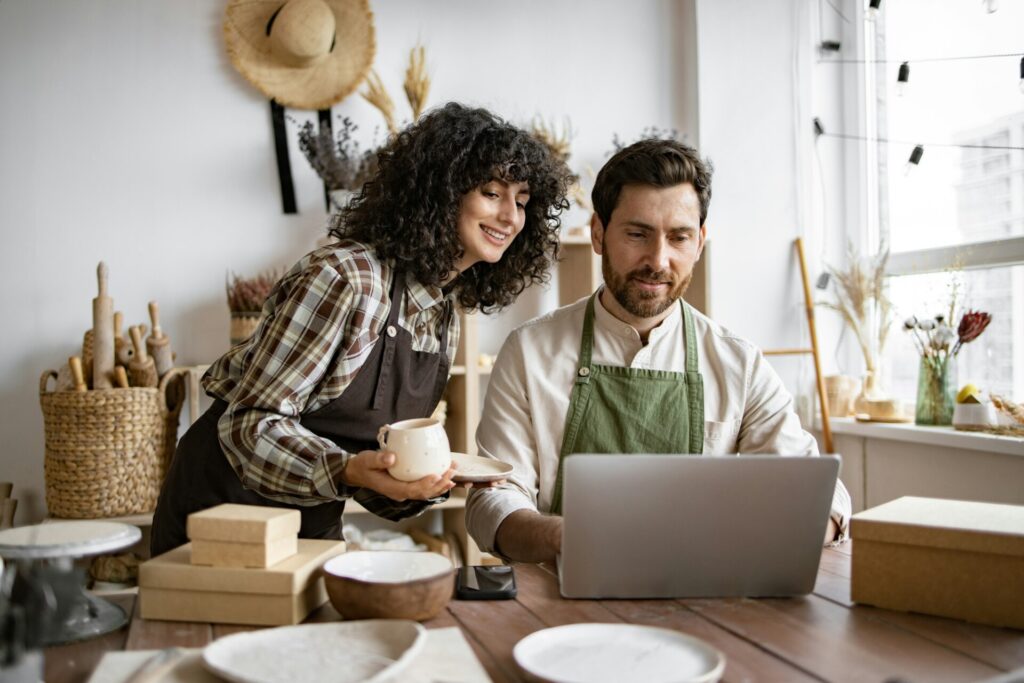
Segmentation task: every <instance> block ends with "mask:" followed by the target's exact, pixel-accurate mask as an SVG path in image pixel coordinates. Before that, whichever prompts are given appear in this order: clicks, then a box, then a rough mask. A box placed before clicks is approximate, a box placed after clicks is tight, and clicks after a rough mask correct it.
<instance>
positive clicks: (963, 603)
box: [850, 496, 1024, 629]
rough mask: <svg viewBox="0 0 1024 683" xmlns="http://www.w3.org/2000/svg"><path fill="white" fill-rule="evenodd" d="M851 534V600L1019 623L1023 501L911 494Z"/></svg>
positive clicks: (1023, 605) (1023, 606)
mask: <svg viewBox="0 0 1024 683" xmlns="http://www.w3.org/2000/svg"><path fill="white" fill-rule="evenodd" d="M850 535H851V537H852V538H853V539H854V543H853V574H852V578H851V582H850V597H851V598H852V599H853V600H854V601H855V602H860V603H865V604H869V605H875V606H876V607H884V608H887V609H894V610H900V611H904V612H922V613H925V614H934V615H938V616H943V617H954V618H958V619H964V620H966V621H972V622H975V623H979V624H988V625H990V626H1010V627H1013V628H1020V629H1024V506H1018V505H1000V504H996V503H974V502H968V501H959V500H941V499H934V498H915V497H909V496H908V497H904V498H900V499H898V500H894V501H892V502H889V503H886V504H884V505H880V506H878V507H875V508H871V509H870V510H865V511H864V512H860V513H858V514H856V515H854V516H853V518H852V520H851V522H850Z"/></svg>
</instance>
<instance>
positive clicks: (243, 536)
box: [187, 503, 302, 543]
mask: <svg viewBox="0 0 1024 683" xmlns="http://www.w3.org/2000/svg"><path fill="white" fill-rule="evenodd" d="M187 524H188V527H187V533H188V537H189V540H192V541H194V540H196V539H202V540H204V541H231V542H234V543H268V542H270V541H273V540H276V539H278V538H283V537H285V536H297V535H298V533H299V526H300V525H301V524H302V517H301V515H300V514H299V511H298V510H288V509H284V508H275V507H264V506H260V505H238V504H236V503H224V504H222V505H217V506H214V507H212V508H208V509H206V510H202V511H200V512H193V513H192V514H191V515H189V516H188V523H187Z"/></svg>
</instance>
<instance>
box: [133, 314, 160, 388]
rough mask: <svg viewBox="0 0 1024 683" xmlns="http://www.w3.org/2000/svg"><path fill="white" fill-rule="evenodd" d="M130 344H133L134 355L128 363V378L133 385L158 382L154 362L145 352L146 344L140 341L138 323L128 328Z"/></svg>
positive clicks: (140, 385)
mask: <svg viewBox="0 0 1024 683" xmlns="http://www.w3.org/2000/svg"><path fill="white" fill-rule="evenodd" d="M128 334H129V335H131V338H132V344H134V345H135V357H134V358H132V360H131V362H130V363H129V364H128V379H130V380H131V383H132V386H133V387H155V386H157V384H159V383H160V378H159V377H157V374H156V364H155V363H153V359H152V358H150V357H149V354H148V353H146V345H145V344H144V343H143V342H142V331H141V330H140V329H139V326H138V325H132V326H131V327H129V328H128Z"/></svg>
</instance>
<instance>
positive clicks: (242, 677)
mask: <svg viewBox="0 0 1024 683" xmlns="http://www.w3.org/2000/svg"><path fill="white" fill-rule="evenodd" d="M425 635H426V630H425V629H424V628H423V627H422V626H420V625H419V624H417V623H416V622H415V621H405V620H402V619H369V620H366V621H343V622H337V623H331V624H304V625H301V626H282V627H280V628H271V629H265V630H262V631H251V632H248V633H236V634H234V635H231V636H225V637H224V638H221V639H219V640H216V641H214V642H212V643H210V644H209V645H208V646H207V647H206V649H205V650H204V651H203V664H204V665H205V666H206V668H207V669H209V670H210V671H212V672H213V673H215V674H217V675H218V676H221V677H222V678H226V679H227V680H229V681H235V682H236V683H297V682H298V681H302V682H303V683H320V682H323V683H327V682H328V681H331V683H356V681H361V682H363V683H370V682H371V681H379V680H382V679H384V678H386V677H388V676H391V675H393V674H395V673H396V672H397V671H399V670H400V669H402V668H404V667H405V666H407V665H408V664H409V662H410V661H411V660H412V659H413V658H414V657H415V656H416V654H417V653H418V652H419V650H420V649H421V648H422V647H423V640H424V636H425Z"/></svg>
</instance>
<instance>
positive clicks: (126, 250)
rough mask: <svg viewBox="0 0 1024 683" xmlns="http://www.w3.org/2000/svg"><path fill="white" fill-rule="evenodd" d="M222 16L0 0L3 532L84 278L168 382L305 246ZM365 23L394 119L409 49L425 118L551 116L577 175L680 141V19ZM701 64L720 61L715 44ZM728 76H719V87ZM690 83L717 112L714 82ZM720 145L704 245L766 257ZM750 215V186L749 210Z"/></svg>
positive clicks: (303, 219)
mask: <svg viewBox="0 0 1024 683" xmlns="http://www.w3.org/2000/svg"><path fill="white" fill-rule="evenodd" d="M707 4H708V5H709V6H710V5H711V4H712V3H707ZM223 5H224V3H223V2H220V1H216V0H175V1H174V2H135V1H133V0H90V1H89V2H80V1H77V0H48V1H47V2H32V1H31V0H5V1H4V2H0V93H2V98H3V106H2V107H0V230H2V231H3V249H2V251H0V290H2V291H3V292H5V295H4V296H3V298H2V300H3V304H2V309H0V311H2V318H3V319H4V320H6V321H7V325H6V326H5V330H4V334H2V335H0V367H2V368H4V373H3V375H2V376H0V416H2V418H0V419H2V423H0V442H2V444H3V445H2V446H0V480H13V481H14V482H15V485H16V489H15V495H16V496H17V497H18V498H19V499H20V504H19V505H20V507H19V512H18V518H17V521H18V523H25V522H28V521H33V520H37V519H39V518H40V517H42V516H43V515H44V514H45V504H44V500H43V425H42V418H41V414H40V410H39V404H38V396H37V382H38V378H39V375H40V373H41V372H42V371H43V370H44V369H46V368H56V367H58V366H59V365H60V364H62V363H63V362H65V361H66V359H67V357H68V356H69V355H71V354H73V353H77V352H78V350H79V345H80V343H81V338H82V332H83V331H84V330H85V329H86V328H88V327H89V326H90V325H91V305H90V301H91V298H92V297H93V296H94V295H95V291H96V279H95V270H96V264H97V262H98V261H100V260H104V261H106V262H107V264H108V265H109V267H110V271H111V280H110V286H111V294H112V296H113V297H114V300H115V305H116V308H117V309H118V310H123V311H124V312H125V315H126V319H127V321H128V322H129V323H135V322H142V321H143V320H144V319H145V315H146V309H145V306H146V302H147V301H149V300H150V299H156V300H158V301H159V302H160V304H161V307H162V310H163V326H164V328H165V329H166V330H167V331H168V332H169V333H170V335H171V336H172V339H173V341H174V344H175V347H176V348H177V351H178V362H179V363H180V364H195V363H201V362H208V361H210V360H212V359H213V358H215V357H216V356H217V355H218V354H219V353H221V352H222V351H224V350H225V348H226V345H227V337H228V316H227V309H226V305H225V302H224V293H223V285H224V279H225V275H226V272H227V271H228V270H232V271H235V272H239V273H244V274H253V273H255V272H257V271H260V270H262V269H265V268H270V267H280V266H286V265H288V264H290V263H291V262H292V261H294V260H295V259H296V258H298V257H299V256H300V255H301V254H302V253H304V252H305V251H307V250H308V249H309V248H310V247H311V246H312V245H313V243H314V242H315V240H316V239H317V238H318V237H319V236H320V235H321V232H322V226H323V224H324V220H325V213H324V209H323V204H322V200H321V186H320V184H319V182H318V180H317V178H316V176H315V175H314V174H313V172H312V171H311V170H309V169H308V168H307V167H306V164H305V161H304V160H303V159H302V158H301V157H300V156H298V153H297V152H296V150H295V149H294V148H293V149H292V159H293V163H292V168H293V172H294V174H295V181H296V186H297V188H296V189H297V194H298V201H299V207H300V213H299V214H298V215H295V216H285V215H283V214H282V213H281V208H280V206H281V205H280V197H279V193H278V186H277V179H276V171H275V164H274V157H273V147H272V143H273V140H272V133H271V128H270V123H269V115H268V105H267V102H266V100H265V99H263V98H262V97H261V96H260V95H259V94H258V93H257V92H256V91H255V90H253V89H252V88H251V87H250V86H249V85H248V84H247V83H246V82H245V81H244V80H243V79H242V78H241V77H240V76H239V75H238V74H237V73H236V72H235V71H234V69H233V68H232V67H231V65H230V64H229V63H228V61H227V59H226V57H225V54H224V51H223V48H222V41H221V28H220V25H221V17H222V12H223ZM745 5H749V6H750V7H751V8H754V9H755V11H757V12H759V13H767V11H766V10H759V9H756V8H757V6H758V5H759V3H755V2H749V3H745ZM372 6H373V9H374V12H375V16H376V26H377V39H378V53H377V62H376V68H377V69H378V71H379V72H380V74H381V76H382V77H383V79H384V81H385V83H386V85H387V86H388V87H389V89H390V90H391V92H392V95H393V96H395V97H396V99H397V98H398V96H399V94H400V92H401V91H400V88H401V80H402V77H403V73H404V64H405V59H406V55H407V51H408V49H409V48H410V47H411V46H412V45H413V44H414V43H415V42H416V41H417V40H422V41H423V43H424V44H425V45H426V46H427V54H428V62H429V65H430V69H431V72H432V76H433V91H432V93H431V96H430V102H431V103H434V104H437V103H441V102H444V101H447V100H449V99H458V100H463V101H466V102H470V103H474V104H480V105H485V106H488V107H491V108H493V109H494V110H495V111H497V112H498V113H500V114H501V115H503V116H505V117H507V118H509V119H511V120H513V121H516V122H519V123H527V122H528V121H529V120H530V119H532V118H533V117H534V116H537V115H540V116H543V117H545V118H547V119H549V120H554V121H557V122H561V121H562V120H563V118H565V117H568V118H569V119H571V121H572V124H573V127H574V129H575V130H576V131H577V137H576V139H575V143H574V150H575V156H574V165H575V166H576V167H577V168H583V166H584V165H590V166H592V167H593V168H595V170H596V168H598V167H599V166H600V164H601V163H602V162H603V161H604V159H605V155H606V153H607V152H608V151H609V149H610V147H611V138H612V134H613V133H618V134H619V135H620V136H621V137H623V138H626V139H631V138H632V137H634V136H635V135H636V134H637V133H638V132H639V131H640V130H641V129H642V128H644V127H646V126H649V125H656V126H659V127H662V128H666V127H673V126H674V127H677V128H681V129H683V128H684V126H683V124H684V123H685V122H686V121H689V120H691V119H692V112H691V111H690V110H692V108H693V106H694V103H693V100H692V98H691V97H688V96H686V93H685V91H684V90H682V89H681V88H682V86H681V85H680V83H682V82H684V81H685V78H684V77H683V75H682V74H683V72H684V71H685V70H686V69H687V68H689V69H690V70H692V66H693V65H692V63H687V64H685V65H683V64H680V60H679V55H680V54H681V53H682V52H681V51H682V48H685V47H687V46H681V45H680V41H679V40H676V39H675V38H676V36H677V35H689V34H691V33H692V30H691V31H686V30H685V26H683V24H682V22H683V21H684V18H683V17H684V15H686V14H687V12H690V11H691V10H692V6H693V4H692V0H691V2H686V1H685V0H684V1H681V2H671V1H669V0H662V1H660V2H644V3H617V2H614V1H613V0H591V1H582V0H581V1H575V2H544V1H543V0H523V1H521V2H518V3H515V4H509V3H495V2H482V1H475V0H461V1H458V2H445V3H437V2H416V1H415V0H387V1H386V2H385V1H384V0H375V1H374V2H372ZM707 13H708V14H709V18H710V19H712V20H713V21H711V23H710V24H709V31H710V32H722V31H724V34H723V37H725V36H731V35H732V33H733V29H732V28H730V27H728V26H726V25H725V24H726V19H727V16H726V14H727V13H726V10H725V9H724V8H723V9H721V10H720V9H718V8H715V9H714V10H711V9H708V10H707ZM715 15H717V16H715ZM754 28H755V27H754V25H753V24H751V25H750V26H749V27H747V28H746V31H753V30H754ZM784 37H785V36H777V37H776V38H775V39H774V40H776V41H781V40H783V39H784ZM743 38H744V37H743V36H742V35H741V36H739V37H738V39H740V40H742V39H743ZM705 39H707V41H708V44H709V45H711V44H717V43H720V42H721V41H720V40H719V39H717V38H715V37H714V35H713V33H709V34H707V35H703V34H702V36H701V40H702V41H703V40H705ZM729 40H730V41H732V38H729ZM720 52H721V53H725V52H727V49H726V46H725V45H724V44H722V45H721V47H720ZM709 56H713V57H716V58H717V55H715V54H714V53H711V54H710V55H709ZM739 75H741V74H739V73H734V74H731V75H730V79H729V81H723V82H722V87H723V89H725V84H726V83H735V82H736V81H735V79H736V77H738V76H739ZM710 82H711V83H712V84H713V85H714V88H715V90H716V92H717V91H718V88H719V86H718V85H717V83H718V81H717V80H714V79H713V80H711V81H710ZM736 90H737V91H738V92H736V93H732V94H729V95H728V97H724V101H722V102H719V103H718V104H717V105H716V104H714V101H713V100H712V101H711V104H712V105H714V106H712V107H711V109H710V111H716V110H717V109H718V106H719V105H728V106H729V107H737V111H736V113H735V115H734V116H733V118H736V117H737V116H738V115H739V114H742V113H744V112H749V111H750V106H749V104H748V103H749V101H750V100H749V98H750V97H753V96H754V95H757V94H759V91H758V92H740V89H739V88H736ZM725 94H726V93H723V96H724V95H725ZM745 98H746V101H745V102H740V100H741V99H745ZM402 107H403V104H402V103H399V110H400V112H401V111H405V109H403V108H402ZM335 111H336V113H340V114H346V115H350V116H352V117H353V118H354V119H355V121H356V122H357V123H358V124H359V125H360V126H362V128H363V129H364V132H367V133H369V132H370V131H371V130H372V129H373V128H374V127H376V126H378V125H380V118H379V115H378V114H377V113H376V111H375V110H373V109H372V108H371V107H370V106H369V105H367V104H365V103H364V102H362V101H360V100H359V98H357V97H353V98H350V99H349V100H347V101H346V102H343V103H342V104H341V105H339V106H338V107H336V108H335ZM293 115H294V116H296V117H297V118H299V119H302V120H304V119H305V118H307V117H308V114H307V113H304V112H293ZM785 116H786V113H785V111H784V110H783V109H780V110H779V111H776V112H775V113H774V114H773V115H772V117H771V118H770V119H769V120H767V121H764V122H763V123H762V124H760V126H761V127H762V128H765V129H767V128H771V129H774V128H776V127H778V128H781V129H783V131H788V130H789V126H788V123H787V122H786V121H785V120H784V118H785ZM684 132H685V131H684ZM772 135H774V134H771V135H769V137H771V136H772ZM725 136H726V130H725V129H724V128H723V127H722V126H718V128H717V129H716V127H715V125H712V126H711V128H710V130H709V137H708V140H709V141H710V142H711V143H713V148H712V150H710V151H711V152H712V155H713V156H716V157H717V160H718V161H719V168H720V176H719V178H720V179H721V181H720V183H721V184H720V186H719V187H720V188H721V189H720V190H717V192H718V194H717V197H716V211H719V210H720V211H721V213H720V214H719V213H716V214H714V215H715V224H716V230H719V231H720V232H721V233H722V237H723V239H722V240H720V241H721V242H722V243H723V246H724V244H725V243H726V240H725V239H724V238H725V236H726V234H727V233H735V232H737V231H743V232H750V233H752V234H753V235H754V236H755V239H756V241H757V243H758V244H759V245H761V246H764V248H765V250H766V251H767V252H769V253H773V255H774V254H775V252H777V253H778V254H781V253H782V252H783V251H784V249H785V246H784V245H783V244H782V242H776V241H773V240H771V239H769V237H768V234H763V235H762V234H760V231H761V230H762V229H763V228H764V227H766V226H770V227H771V228H772V229H773V230H780V231H781V230H787V229H791V228H792V225H793V222H792V221H790V220H788V219H787V215H788V214H787V211H788V210H789V208H788V203H789V202H790V201H791V200H790V199H789V198H788V197H789V195H791V194H792V193H791V192H790V193H789V194H787V195H785V196H781V195H780V196H779V197H778V198H776V199H774V200H773V201H771V202H770V206H768V207H766V208H767V209H768V211H761V210H758V211H756V212H755V215H756V216H757V217H759V218H760V219H761V220H759V221H757V222H755V221H752V220H749V218H752V217H753V216H745V215H744V214H743V212H742V211H741V210H739V209H737V208H733V209H728V208H727V206H726V205H727V204H728V203H731V202H739V203H741V204H743V205H744V206H746V207H747V209H745V210H747V211H753V209H754V208H755V206H754V205H753V204H751V203H750V200H751V198H750V197H745V196H744V194H743V192H742V191H741V188H742V187H743V186H746V185H748V184H749V183H747V182H745V180H744V177H745V176H744V174H745V173H746V171H745V170H744V166H745V164H746V163H747V162H746V161H744V162H743V163H740V162H741V161H742V159H740V157H739V154H738V152H736V153H731V152H730V150H729V146H728V145H726V144H725V141H726V140H727V138H726V137H725ZM778 144H779V146H780V147H781V146H782V145H783V144H784V141H783V140H781V139H780V140H779V141H778ZM782 182H783V181H782V180H781V179H780V180H778V181H777V182H776V183H774V185H780V184H782ZM730 185H732V186H733V187H730ZM774 185H773V186H774ZM770 195H771V193H770V192H769V191H768V188H766V191H765V192H764V193H763V194H762V196H761V197H759V198H757V199H758V200H759V201H760V199H761V198H770ZM585 219H586V217H585V216H583V217H581V216H579V215H578V214H577V215H576V216H575V217H574V220H578V221H581V222H582V221H583V220H585ZM729 240H730V242H731V243H738V242H739V241H740V240H739V239H738V238H737V239H736V240H732V237H731V236H730V237H729ZM718 253H719V254H721V256H722V258H723V263H724V264H725V265H724V266H723V267H722V268H720V269H719V270H718V273H719V274H720V275H721V276H725V275H726V274H727V273H728V269H729V268H732V267H734V266H736V265H738V264H740V263H741V262H742V261H741V259H740V258H738V257H735V256H733V257H730V256H729V255H728V250H727V249H721V250H719V252H718ZM780 258H781V256H780ZM716 285H718V286H717V287H716V288H715V289H719V288H721V291H718V292H717V293H716V294H714V295H713V296H716V297H717V306H718V307H719V308H720V309H721V311H722V312H723V313H724V314H726V315H727V317H730V318H732V320H730V322H732V323H735V322H742V321H743V320H744V318H743V311H744V310H745V309H746V308H747V306H746V305H745V304H744V297H743V296H742V295H741V294H740V293H738V292H735V291H727V290H731V289H732V287H733V285H732V283H731V282H730V281H729V280H728V279H727V278H724V277H723V278H722V279H721V281H720V282H716ZM781 294H782V292H781V290H780V292H775V291H769V292H765V293H764V294H763V295H760V296H758V297H757V299H756V304H757V305H759V306H764V309H765V314H764V316H763V318H764V324H765V325H769V326H774V325H775V324H776V322H777V321H774V318H773V315H770V314H769V312H770V311H771V310H772V309H773V308H776V306H774V302H773V298H774V297H776V296H780V295H781ZM790 298H791V297H790ZM552 301H553V299H552V298H551V297H550V296H547V297H544V296H542V295H541V294H540V293H538V292H532V293H530V294H529V295H527V296H524V297H523V299H522V300H521V303H520V304H517V306H516V307H515V309H514V310H513V311H511V312H510V314H509V315H507V316H506V317H505V319H504V320H503V321H501V322H499V323H498V324H496V325H494V326H493V328H492V329H489V330H485V331H484V333H483V335H482V341H483V347H484V348H483V350H484V351H489V352H492V353H493V352H495V351H496V350H497V347H498V345H499V344H500V339H501V337H502V334H503V330H505V329H507V328H508V327H509V326H510V325H511V324H512V323H514V322H515V321H517V320H522V319H524V318H525V317H527V316H530V315H533V314H534V313H537V312H539V311H540V310H542V309H544V308H546V307H547V306H550V305H551V302H552ZM735 326H736V327H738V328H741V329H743V330H745V331H748V332H749V331H751V330H752V329H754V327H753V325H752V324H751V325H747V324H741V325H735Z"/></svg>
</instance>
